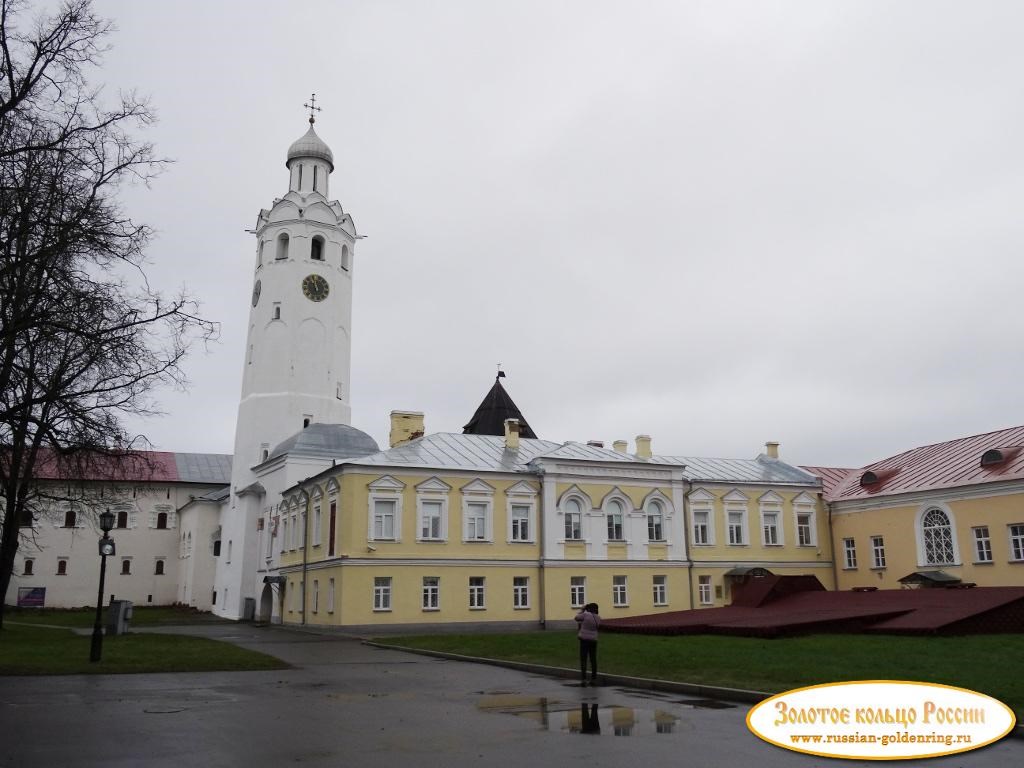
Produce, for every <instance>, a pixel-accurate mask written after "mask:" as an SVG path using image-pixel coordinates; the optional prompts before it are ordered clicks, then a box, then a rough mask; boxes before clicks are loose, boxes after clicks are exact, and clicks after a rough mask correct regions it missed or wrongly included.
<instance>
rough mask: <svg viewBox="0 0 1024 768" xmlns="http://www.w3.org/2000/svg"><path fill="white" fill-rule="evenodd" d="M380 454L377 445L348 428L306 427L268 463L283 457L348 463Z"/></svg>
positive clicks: (370, 438)
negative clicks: (354, 458) (344, 460)
mask: <svg viewBox="0 0 1024 768" xmlns="http://www.w3.org/2000/svg"><path fill="white" fill-rule="evenodd" d="M379 450H380V447H379V446H378V445H377V441H376V440H374V439H373V438H372V437H370V436H369V435H368V434H366V433H365V432H363V431H362V430H360V429H356V428H355V427H350V426H349V425H348V424H310V425H309V426H308V427H306V428H305V429H300V430H299V431H298V432H296V433H295V434H294V435H292V436H291V437H289V438H288V439H287V440H285V441H284V442H283V443H281V444H280V445H278V446H277V447H276V448H274V450H272V451H271V452H270V457H269V459H268V461H269V460H270V459H273V458H276V457H278V456H283V455H284V454H286V453H287V454H290V455H292V456H313V457H316V458H325V459H348V458H352V457H354V456H365V455H367V454H371V453H376V452H378V451H379Z"/></svg>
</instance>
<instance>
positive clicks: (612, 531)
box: [604, 499, 626, 541]
mask: <svg viewBox="0 0 1024 768" xmlns="http://www.w3.org/2000/svg"><path fill="white" fill-rule="evenodd" d="M625 514H626V507H625V505H624V504H623V503H622V502H621V501H620V500H619V499H608V501H606V502H605V505H604V515H605V520H606V521H607V523H608V541H625V540H626V537H625V535H624V533H623V527H622V520H623V517H624V516H625Z"/></svg>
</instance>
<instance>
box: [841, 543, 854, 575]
mask: <svg viewBox="0 0 1024 768" xmlns="http://www.w3.org/2000/svg"><path fill="white" fill-rule="evenodd" d="M843 568H844V569H845V570H848V571H852V570H855V569H856V568H857V543H856V542H855V541H854V540H853V539H843Z"/></svg>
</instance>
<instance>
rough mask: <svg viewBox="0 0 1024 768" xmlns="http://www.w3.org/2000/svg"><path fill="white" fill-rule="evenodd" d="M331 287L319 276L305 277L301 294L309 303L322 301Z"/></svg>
mask: <svg viewBox="0 0 1024 768" xmlns="http://www.w3.org/2000/svg"><path fill="white" fill-rule="evenodd" d="M330 292H331V287H330V286H329V285H328V284H327V281H326V280H324V279H323V278H322V277H320V275H306V277H305V278H303V280H302V293H303V295H305V297H306V298H307V299H309V300H310V301H323V300H324V299H326V298H327V294H328V293H330Z"/></svg>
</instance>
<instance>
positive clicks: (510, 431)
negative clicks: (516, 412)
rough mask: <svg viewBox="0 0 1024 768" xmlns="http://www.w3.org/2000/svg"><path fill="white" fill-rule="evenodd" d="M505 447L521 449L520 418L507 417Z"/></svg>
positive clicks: (513, 449)
mask: <svg viewBox="0 0 1024 768" xmlns="http://www.w3.org/2000/svg"><path fill="white" fill-rule="evenodd" d="M505 447H506V448H508V449H509V450H510V451H518V450H519V419H505Z"/></svg>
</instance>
